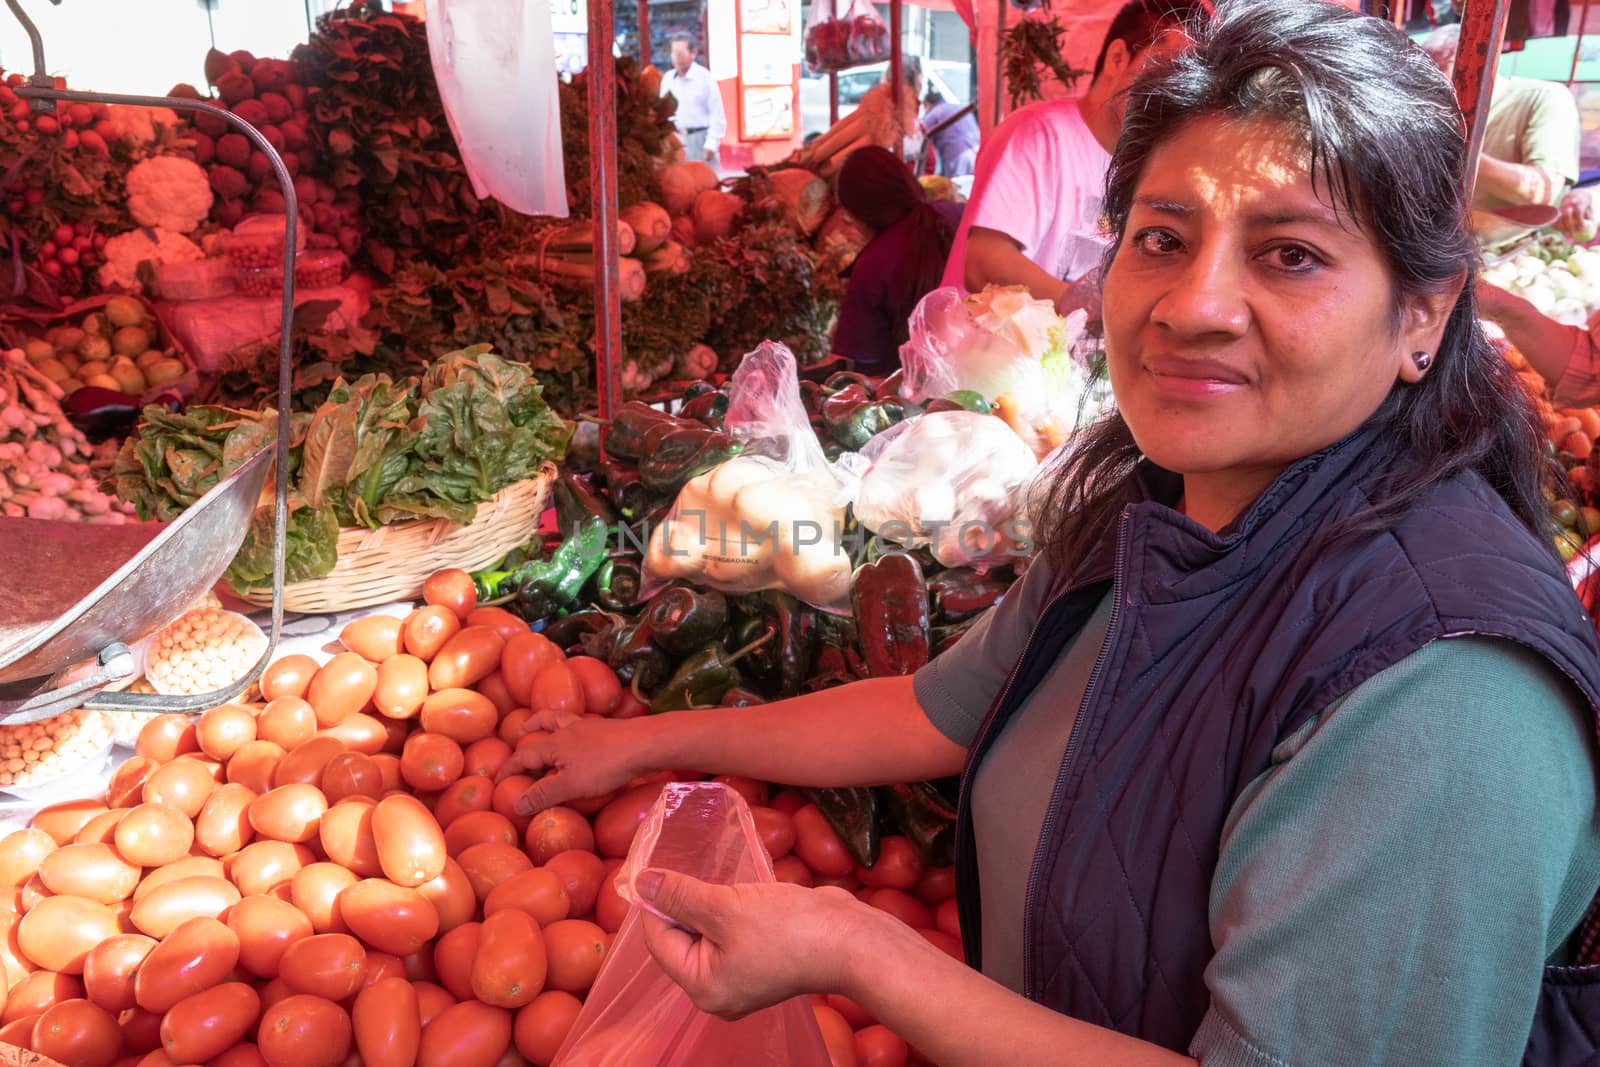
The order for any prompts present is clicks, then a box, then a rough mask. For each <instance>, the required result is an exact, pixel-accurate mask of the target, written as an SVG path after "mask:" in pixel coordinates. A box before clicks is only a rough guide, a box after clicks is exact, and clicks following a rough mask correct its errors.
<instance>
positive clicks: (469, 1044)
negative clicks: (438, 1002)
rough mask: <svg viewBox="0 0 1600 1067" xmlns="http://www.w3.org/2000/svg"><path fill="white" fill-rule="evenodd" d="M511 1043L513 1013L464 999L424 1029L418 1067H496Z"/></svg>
mask: <svg viewBox="0 0 1600 1067" xmlns="http://www.w3.org/2000/svg"><path fill="white" fill-rule="evenodd" d="M510 1043H511V1013H510V1012H508V1011H506V1010H505V1009H504V1008H494V1007H490V1006H489V1005H487V1004H480V1003H479V1002H477V1001H476V1000H464V1001H462V1002H461V1003H459V1004H452V1005H450V1006H449V1007H448V1008H446V1009H445V1010H444V1011H442V1012H440V1013H439V1014H438V1016H436V1017H435V1018H434V1019H433V1020H432V1021H431V1022H429V1023H428V1025H427V1026H424V1027H423V1028H422V1040H421V1041H420V1042H419V1043H418V1045H417V1067H495V1063H496V1062H497V1061H498V1060H499V1059H500V1057H501V1055H502V1054H503V1053H504V1052H505V1050H506V1046H507V1045H509V1044H510Z"/></svg>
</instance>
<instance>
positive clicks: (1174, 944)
mask: <svg viewBox="0 0 1600 1067" xmlns="http://www.w3.org/2000/svg"><path fill="white" fill-rule="evenodd" d="M1383 455H1384V450H1383V448H1382V447H1381V446H1378V445H1376V444H1374V442H1373V441H1372V438H1371V436H1370V435H1369V434H1368V433H1367V432H1365V431H1359V432H1357V433H1356V434H1353V435H1352V436H1351V437H1349V438H1346V439H1345V440H1344V441H1341V442H1340V443H1339V444H1336V445H1334V446H1332V447H1330V448H1329V449H1327V450H1325V451H1323V452H1320V453H1317V454H1316V455H1313V456H1310V457H1307V458H1306V459H1304V460H1301V461H1299V462H1298V463H1296V464H1295V465H1293V466H1291V467H1290V468H1289V469H1288V470H1286V471H1285V472H1284V473H1283V474H1282V475H1280V476H1279V477H1278V478H1277V479H1276V480H1275V481H1274V482H1273V484H1272V485H1271V486H1270V487H1269V488H1268V489H1267V491H1266V492H1265V493H1264V494H1263V495H1262V496H1261V498H1260V499H1259V500H1258V501H1257V502H1256V503H1255V504H1254V505H1252V507H1251V508H1250V509H1249V511H1248V512H1246V514H1245V515H1244V516H1243V517H1242V518H1241V519H1239V520H1238V521H1237V522H1236V523H1235V524H1234V525H1233V526H1232V527H1230V528H1229V529H1227V530H1224V531H1223V532H1222V533H1221V534H1220V535H1218V534H1213V533H1212V532H1210V531H1208V530H1206V529H1204V528H1202V527H1200V526H1199V525H1197V524H1196V523H1193V522H1191V521H1190V520H1188V519H1187V518H1185V517H1183V516H1182V515H1179V514H1178V513H1177V512H1176V511H1173V510H1172V509H1171V508H1170V507H1167V506H1165V505H1164V504H1163V503H1160V502H1159V501H1160V500H1161V499H1162V498H1163V496H1165V498H1166V499H1174V498H1175V496H1174V489H1175V487H1174V485H1173V484H1172V479H1171V476H1164V477H1165V479H1166V481H1167V484H1166V486H1165V492H1163V487H1161V486H1160V485H1158V484H1157V483H1158V481H1160V480H1161V478H1162V477H1163V476H1162V475H1161V474H1160V472H1153V471H1146V472H1144V473H1143V475H1142V491H1141V495H1142V496H1143V498H1144V499H1143V502H1140V503H1134V504H1131V505H1129V506H1128V507H1127V508H1125V509H1124V511H1123V514H1122V518H1121V521H1120V524H1119V526H1118V529H1117V532H1116V536H1115V537H1114V538H1108V542H1107V543H1106V544H1105V545H1103V546H1102V547H1101V550H1100V551H1099V552H1097V553H1095V554H1094V556H1093V558H1091V559H1089V560H1088V561H1086V562H1085V564H1084V566H1083V567H1081V568H1080V569H1079V570H1078V571H1077V572H1076V573H1075V575H1074V576H1073V577H1072V580H1071V581H1070V582H1067V583H1064V584H1063V586H1062V587H1061V590H1060V591H1059V592H1058V594H1057V595H1056V596H1055V598H1054V599H1053V600H1052V601H1051V602H1050V604H1049V606H1048V607H1047V608H1046V609H1045V611H1044V613H1043V615H1042V616H1041V617H1040V619H1039V621H1038V623H1037V624H1036V626H1035V628H1034V631H1033V634H1032V636H1031V637H1030V639H1029V642H1028V646H1027V650H1026V652H1025V653H1024V654H1023V656H1022V658H1021V660H1020V661H1019V662H1018V664H1017V666H1016V667H1015V668H1014V669H1013V672H1012V676H1011V678H1010V680H1009V681H1008V683H1007V685H1006V687H1005V689H1003V690H1002V692H1001V695H1000V697H999V698H998V699H997V701H996V702H995V705H994V707H993V708H992V709H991V710H990V713H989V717H988V719H987V721H986V722H985V724H984V726H983V728H982V730H981V731H980V733H979V735H978V738H977V740H976V741H975V742H974V744H973V746H972V749H971V752H970V754H969V756H968V764H967V773H966V775H965V777H964V779H963V781H964V782H970V781H971V780H972V773H971V772H972V770H973V768H974V767H975V766H976V764H977V762H978V761H979V760H981V759H983V757H984V753H985V752H986V750H987V749H988V746H989V744H990V743H991V742H992V741H993V739H994V738H995V737H996V736H997V735H998V734H999V732H1000V731H1001V730H1002V729H1004V728H1005V725H1006V722H1007V720H1008V719H1009V718H1010V716H1011V715H1013V714H1014V713H1015V712H1016V711H1017V709H1018V708H1019V706H1020V705H1021V704H1022V702H1023V700H1024V699H1025V697H1026V696H1027V695H1028V693H1029V692H1030V691H1031V690H1032V689H1033V688H1034V687H1035V686H1037V685H1038V684H1039V682H1040V681H1041V680H1042V678H1043V677H1044V675H1045V673H1046V672H1047V671H1048V670H1049V668H1050V666H1051V664H1052V663H1054V661H1055V660H1056V658H1057V656H1059V655H1060V653H1061V651H1062V650H1063V649H1064V648H1065V647H1066V646H1067V644H1068V643H1069V642H1070V641H1071V640H1072V638H1073V637H1074V636H1075V635H1076V634H1077V632H1078V630H1079V629H1080V628H1081V627H1082V626H1083V624H1084V622H1085V621H1087V619H1088V617H1089V615H1090V614H1091V613H1092V611H1093V610H1094V607H1095V606H1096V605H1097V604H1098V603H1099V601H1100V599H1101V597H1102V596H1104V594H1105V592H1106V589H1107V583H1108V582H1113V581H1114V585H1113V586H1112V588H1113V590H1114V599H1113V602H1112V603H1113V607H1112V615H1111V625H1110V631H1109V633H1108V635H1107V638H1106V643H1105V646H1104V650H1103V651H1102V653H1101V655H1100V659H1099V660H1098V661H1097V664H1096V667H1095V671H1094V674H1093V675H1092V676H1091V680H1090V682H1089V687H1088V690H1087V692H1086V693H1085V695H1084V703H1083V706H1082V708H1081V710H1080V713H1079V716H1078V719H1077V724H1076V726H1075V727H1074V728H1073V731H1072V735H1071V738H1070V740H1069V741H1068V744H1067V749H1066V753H1065V756H1064V758H1063V760H1062V767H1061V771H1060V773H1059V776H1058V778H1057V781H1056V785H1055V791H1054V793H1053V795H1052V797H1051V801H1050V806H1049V808H1048V809H1047V813H1046V816H1045V823H1044V828H1043V832H1042V833H1041V835H1040V846H1039V849H1038V852H1037V853H1036V855H1035V857H1034V864H1033V869H1032V873H1031V877H1030V881H1029V887H1028V897H1027V904H1026V909H1025V913H1024V922H1025V923H1026V930H1025V942H1024V959H1023V967H1024V980H1025V982H1026V992H1027V995H1028V996H1029V997H1030V998H1031V999H1033V1000H1035V1001H1038V1002H1039V1003H1041V1004H1044V1005H1046V1006H1048V1007H1050V1008H1053V1009H1055V1010H1057V1011H1061V1012H1064V1013H1066V1014H1069V1015H1072V1016H1073V1017H1075V1018H1078V1019H1082V1020H1084V1021H1087V1022H1091V1023H1095V1024H1098V1025H1100V1026H1105V1027H1109V1028H1111V1029H1113V1030H1118V1031H1120V1032H1122V1033H1125V1034H1130V1035H1133V1036H1136V1037H1140V1038H1142V1039H1144V1040H1147V1041H1151V1042H1154V1043H1156V1044H1159V1045H1163V1046H1165V1047H1167V1048H1170V1049H1174V1050H1177V1051H1186V1050H1187V1047H1188V1043H1189V1041H1190V1039H1191V1038H1192V1037H1193V1036H1194V1033H1195V1031H1196V1030H1197V1029H1198V1028H1199V1025H1200V1022H1201V1019H1202V1018H1203V1016H1204V1015H1205V1012H1206V1009H1207V1007H1208V1005H1209V1002H1210V998H1209V995H1208V993H1207V991H1206V988H1205V986H1204V984H1203V982H1202V974H1203V972H1204V970H1205V967H1206V964H1207V962H1208V961H1209V960H1210V958H1211V956H1212V945H1211V940H1210V936H1209V932H1208V926H1207V905H1208V895H1209V889H1210V885H1211V881H1212V875H1213V872H1214V870H1215V868H1216V865H1217V857H1218V845H1219V839H1220V837H1221V831H1222V827H1223V823H1224V821H1225V820H1226V818H1227V815H1228V812H1229V810H1230V808H1231V807H1232V806H1233V803H1234V801H1235V799H1236V798H1237V797H1238V795H1239V793H1240V792H1241V790H1243V789H1244V787H1245V786H1246V785H1248V784H1249V783H1250V782H1251V781H1252V780H1254V779H1255V778H1256V777H1257V776H1259V775H1260V774H1261V773H1263V772H1264V771H1265V770H1266V769H1267V767H1268V766H1269V763H1270V757H1271V753H1272V750H1273V748H1274V747H1275V746H1277V745H1278V744H1279V743H1280V742H1281V741H1283V740H1284V739H1286V738H1287V737H1288V736H1289V735H1290V734H1292V733H1293V732H1294V730H1295V729H1296V728H1297V727H1299V726H1301V725H1302V724H1304V723H1305V722H1306V721H1308V719H1309V718H1310V717H1312V716H1314V715H1316V714H1317V713H1318V712H1320V711H1322V710H1323V709H1324V708H1327V707H1328V706H1329V705H1330V704H1332V703H1333V702H1334V701H1336V700H1337V699H1338V698H1339V697H1340V696H1342V695H1344V694H1346V693H1349V692H1350V691H1351V690H1352V689H1354V688H1355V687H1356V686H1358V685H1360V684H1361V683H1362V682H1363V681H1365V680H1366V679H1368V678H1370V677H1372V676H1373V675H1375V674H1377V673H1378V672H1380V671H1382V670H1383V669H1384V668H1386V667H1389V666H1391V665H1392V664H1394V663H1396V662H1398V661H1399V660H1401V659H1402V658H1404V657H1405V656H1407V655H1409V654H1411V653H1412V652H1414V651H1416V650H1417V649H1419V648H1421V647H1422V646H1423V645H1425V644H1427V643H1428V642H1430V641H1433V640H1435V639H1437V638H1441V637H1446V636H1451V635H1462V634H1481V635H1486V636H1495V637H1502V638H1507V639H1510V640H1514V641H1517V642H1519V643H1521V644H1523V645H1526V646H1528V647H1529V648H1531V649H1533V650H1535V651H1537V652H1539V653H1541V654H1542V655H1544V656H1545V657H1547V658H1548V659H1549V660H1550V661H1551V662H1552V663H1554V664H1555V665H1556V666H1557V667H1558V668H1559V669H1560V670H1561V671H1562V672H1563V673H1564V674H1566V675H1567V676H1568V677H1569V678H1571V679H1572V680H1573V682H1574V683H1575V684H1576V685H1577V686H1578V687H1579V688H1580V689H1581V690H1582V691H1583V693H1584V694H1585V695H1586V696H1587V697H1588V699H1589V701H1590V703H1591V704H1592V705H1595V706H1596V708H1597V709H1600V644H1597V642H1596V636H1595V628H1594V624H1593V623H1592V622H1591V621H1590V619H1589V618H1588V616H1587V615H1586V614H1585V612H1584V610H1583V607H1582V605H1581V604H1580V603H1579V601H1578V599H1577V597H1576V595H1575V594H1574V593H1573V591H1572V588H1571V586H1570V585H1569V584H1568V583H1567V581H1566V578H1565V576H1564V574H1563V573H1562V570H1561V568H1560V566H1559V565H1558V564H1557V563H1556V561H1555V560H1554V558H1553V557H1552V556H1551V555H1550V554H1549V553H1548V552H1547V551H1546V550H1545V549H1544V547H1543V546H1542V545H1540V544H1538V543H1537V542H1536V540H1535V539H1534V538H1533V537H1532V536H1530V535H1529V534H1528V532H1527V531H1526V530H1525V529H1524V528H1523V527H1522V526H1521V525H1520V524H1519V523H1518V522H1517V521H1516V519H1515V518H1514V516H1513V515H1512V514H1511V513H1510V511H1509V510H1508V509H1507V508H1506V507H1505V505H1504V503H1503V502H1502V501H1501V500H1500V498H1499V497H1498V496H1496V494H1495V493H1494V492H1493V491H1492V490H1491V489H1490V488H1489V487H1488V486H1487V485H1486V484H1485V483H1484V482H1483V481H1482V479H1480V478H1478V477H1477V476H1476V475H1467V476H1462V477H1458V478H1455V479H1452V480H1450V481H1448V482H1446V483H1444V484H1441V485H1439V486H1437V487H1435V488H1434V489H1432V490H1430V491H1429V492H1428V493H1427V494H1425V495H1424V496H1423V498H1422V499H1419V500H1417V501H1416V503H1415V505H1414V506H1413V507H1412V508H1411V510H1410V511H1408V512H1407V513H1406V514H1404V515H1403V516H1402V517H1401V518H1400V519H1399V521H1398V522H1397V523H1396V524H1395V525H1394V527H1393V528H1392V529H1389V530H1386V531H1382V532H1375V533H1372V534H1366V535H1359V536H1351V537H1346V538H1341V539H1339V540H1337V541H1334V542H1333V543H1332V544H1329V543H1328V542H1327V540H1326V539H1320V538H1319V535H1321V534H1322V533H1324V532H1325V531H1327V530H1328V529H1329V528H1330V527H1332V526H1333V525H1334V524H1336V523H1338V522H1339V521H1340V520H1343V519H1347V518H1349V517H1351V516H1353V515H1356V514H1358V513H1360V512H1361V511H1362V510H1363V509H1364V507H1365V505H1366V502H1367V499H1368V498H1367V490H1368V488H1369V487H1371V486H1372V485H1373V484H1374V483H1375V482H1376V481H1377V480H1378V479H1379V478H1381V477H1382V475H1383V473H1384V469H1385V463H1384V461H1383ZM957 835H958V836H957V861H956V862H957V868H956V870H957V878H958V886H959V889H960V908H961V928H962V931H963V936H964V938H965V941H966V946H965V947H966V953H967V958H968V960H969V962H971V963H973V964H974V965H978V963H979V961H980V960H981V952H982V946H981V945H980V944H979V931H980V930H981V920H980V918H979V905H978V893H979V890H980V888H981V887H980V886H979V881H978V871H977V867H976V861H975V849H974V848H973V842H972V814H971V809H970V805H969V803H968V798H967V797H966V796H965V795H963V797H962V803H961V812H960V819H959V822H958V826H957ZM1308 965H1310V962H1309V961H1308ZM1596 970H1600V968H1597V969H1596ZM1596 988H1597V989H1600V986H1597V987H1596ZM1547 991H1548V987H1547ZM1594 1017H1595V1018H1597V1019H1600V1015H1596V1016H1594ZM1563 1047H1567V1046H1565V1045H1563ZM1561 1062H1563V1063H1564V1064H1576V1063H1580V1062H1585V1061H1582V1060H1573V1059H1567V1060H1562V1061H1561Z"/></svg>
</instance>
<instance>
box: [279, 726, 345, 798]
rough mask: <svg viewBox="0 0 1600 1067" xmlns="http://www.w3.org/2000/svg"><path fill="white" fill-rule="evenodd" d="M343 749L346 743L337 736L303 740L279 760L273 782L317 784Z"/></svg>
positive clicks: (280, 783)
mask: <svg viewBox="0 0 1600 1067" xmlns="http://www.w3.org/2000/svg"><path fill="white" fill-rule="evenodd" d="M343 751H345V744H344V742H343V741H341V740H339V739H338V738H336V737H313V738H312V739H311V740H309V741H302V742H300V744H298V745H296V746H294V747H293V748H291V749H290V750H289V751H288V752H287V753H286V754H285V755H284V757H283V759H281V760H279V761H278V768H277V770H275V771H273V773H272V784H273V785H274V786H283V785H316V784H317V783H318V782H320V781H322V772H323V771H325V770H327V767H328V764H329V763H331V762H333V757H335V756H337V755H339V753H341V752H343Z"/></svg>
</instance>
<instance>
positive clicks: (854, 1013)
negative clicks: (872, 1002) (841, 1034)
mask: <svg viewBox="0 0 1600 1067" xmlns="http://www.w3.org/2000/svg"><path fill="white" fill-rule="evenodd" d="M822 999H823V1003H825V1004H827V1005H828V1007H830V1008H832V1009H833V1010H834V1011H836V1012H838V1013H839V1014H840V1015H843V1016H844V1021H845V1022H847V1023H849V1024H850V1029H852V1030H859V1029H861V1028H862V1027H863V1026H871V1025H872V1024H873V1023H875V1022H877V1020H876V1019H874V1018H873V1017H872V1016H870V1015H868V1014H867V1010H866V1009H865V1008H863V1007H862V1006H861V1005H859V1004H857V1003H856V1002H855V1001H853V1000H851V999H850V998H849V997H847V996H843V995H841V994H839V993H829V994H828V995H827V996H825V997H823V998H822Z"/></svg>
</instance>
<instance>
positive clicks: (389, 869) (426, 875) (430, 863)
mask: <svg viewBox="0 0 1600 1067" xmlns="http://www.w3.org/2000/svg"><path fill="white" fill-rule="evenodd" d="M372 836H373V840H374V842H375V843H376V844H377V846H378V863H379V865H380V866H382V868H383V874H384V877H385V878H387V879H389V881H391V882H393V883H395V884H396V885H402V886H407V887H410V888H415V887H417V886H419V885H421V884H422V883H423V882H427V881H431V880H433V879H435V878H437V877H439V875H440V874H442V873H443V872H444V862H445V859H446V856H447V853H446V851H445V846H444V831H443V830H441V829H439V824H438V822H437V821H435V819H434V817H433V813H432V812H430V811H429V810H428V809H427V807H426V806H425V805H424V804H423V803H422V801H420V800H418V799H417V798H416V797H410V796H406V795H405V794H403V793H397V794H394V795H392V796H387V797H384V798H383V799H382V800H380V801H378V806H377V807H376V808H374V809H373V812H372Z"/></svg>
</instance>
